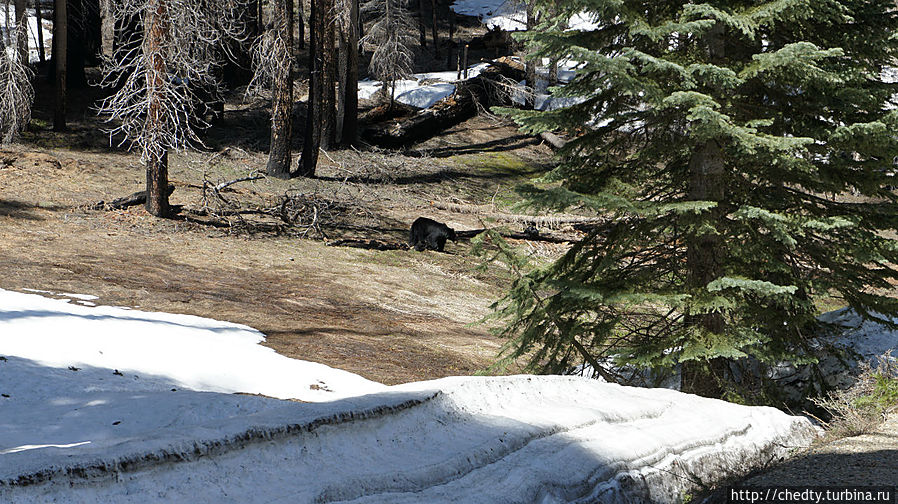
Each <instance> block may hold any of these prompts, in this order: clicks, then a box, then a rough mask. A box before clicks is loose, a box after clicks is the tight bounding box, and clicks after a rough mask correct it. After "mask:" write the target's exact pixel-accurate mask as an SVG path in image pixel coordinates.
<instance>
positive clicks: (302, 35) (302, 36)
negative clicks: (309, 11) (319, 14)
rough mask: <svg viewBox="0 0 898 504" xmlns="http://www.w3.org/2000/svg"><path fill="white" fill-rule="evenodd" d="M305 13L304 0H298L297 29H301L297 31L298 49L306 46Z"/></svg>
mask: <svg viewBox="0 0 898 504" xmlns="http://www.w3.org/2000/svg"><path fill="white" fill-rule="evenodd" d="M304 15H305V10H304V9H303V6H302V0H296V22H297V29H298V30H299V31H298V33H297V38H298V39H299V40H298V41H297V50H300V51H301V50H303V49H305V48H306V23H305V20H303V16H304Z"/></svg>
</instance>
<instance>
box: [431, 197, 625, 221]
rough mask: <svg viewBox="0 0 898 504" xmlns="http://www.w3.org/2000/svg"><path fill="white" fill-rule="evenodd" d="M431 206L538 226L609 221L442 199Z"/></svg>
mask: <svg viewBox="0 0 898 504" xmlns="http://www.w3.org/2000/svg"><path fill="white" fill-rule="evenodd" d="M431 206H432V207H434V208H437V209H440V210H448V211H450V212H456V213H464V214H477V215H478V216H480V217H487V218H490V219H495V220H498V221H503V222H514V223H518V224H525V223H531V224H533V225H534V226H537V227H541V228H543V227H548V228H557V227H560V226H564V225H577V224H594V225H598V224H602V223H605V222H607V221H608V219H607V218H604V217H581V216H577V215H526V214H511V213H507V212H497V211H495V209H494V207H493V206H492V205H466V204H462V203H445V202H442V201H434V202H432V203H431Z"/></svg>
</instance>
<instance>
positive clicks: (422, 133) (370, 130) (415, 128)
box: [362, 58, 523, 147]
mask: <svg viewBox="0 0 898 504" xmlns="http://www.w3.org/2000/svg"><path fill="white" fill-rule="evenodd" d="M489 63H490V67H489V68H487V69H485V70H484V71H483V72H481V73H480V75H478V76H477V77H473V78H470V79H467V80H464V81H459V82H456V84H455V92H454V93H452V94H451V95H449V96H447V97H446V98H443V99H442V100H440V101H439V102H437V103H436V104H434V105H433V106H432V107H430V108H427V109H424V110H420V111H418V112H416V113H415V114H414V115H412V116H411V117H406V118H404V119H399V120H395V121H389V122H386V123H378V124H373V125H371V126H368V127H367V128H366V129H364V130H363V131H362V138H363V139H364V140H366V141H367V142H370V143H372V144H375V145H379V146H382V147H401V146H404V145H408V144H410V143H412V142H417V141H420V140H426V139H428V138H430V137H432V136H434V135H436V134H438V133H439V132H440V131H443V130H444V129H446V128H449V127H451V126H455V125H456V124H458V123H460V122H462V121H465V120H467V119H470V118H471V117H474V116H475V115H477V112H478V110H479V109H480V108H489V107H491V106H492V105H499V104H508V103H509V102H510V100H509V93H508V92H507V91H505V90H503V89H501V87H502V84H500V82H501V81H503V80H506V81H508V80H511V81H514V82H517V81H519V80H521V79H522V78H523V70H522V69H519V68H517V67H516V66H515V65H514V63H515V62H514V61H513V60H510V59H508V60H507V61H506V58H499V59H498V60H496V61H491V62H489Z"/></svg>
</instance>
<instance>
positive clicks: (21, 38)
mask: <svg viewBox="0 0 898 504" xmlns="http://www.w3.org/2000/svg"><path fill="white" fill-rule="evenodd" d="M26 5H27V2H26V1H25V0H16V51H18V53H19V61H21V62H22V64H23V65H25V66H28V63H29V61H28V14H27V13H26V12H25V6H26ZM20 27H22V29H20Z"/></svg>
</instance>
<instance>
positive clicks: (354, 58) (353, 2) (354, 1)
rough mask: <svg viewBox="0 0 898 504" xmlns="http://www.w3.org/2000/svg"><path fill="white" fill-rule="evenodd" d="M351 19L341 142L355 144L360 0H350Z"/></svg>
mask: <svg viewBox="0 0 898 504" xmlns="http://www.w3.org/2000/svg"><path fill="white" fill-rule="evenodd" d="M348 2H349V19H348V21H349V22H348V23H346V24H345V25H344V27H343V33H344V34H345V42H344V44H343V46H344V47H345V51H346V63H345V70H344V75H345V79H344V80H345V82H343V83H342V85H343V87H342V88H341V93H342V95H343V100H342V103H343V110H342V113H341V114H340V119H341V124H342V127H341V128H340V143H341V144H342V145H343V146H349V145H354V144H355V143H356V141H357V140H358V136H359V89H358V88H359V31H358V29H359V21H358V19H359V0H348Z"/></svg>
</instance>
